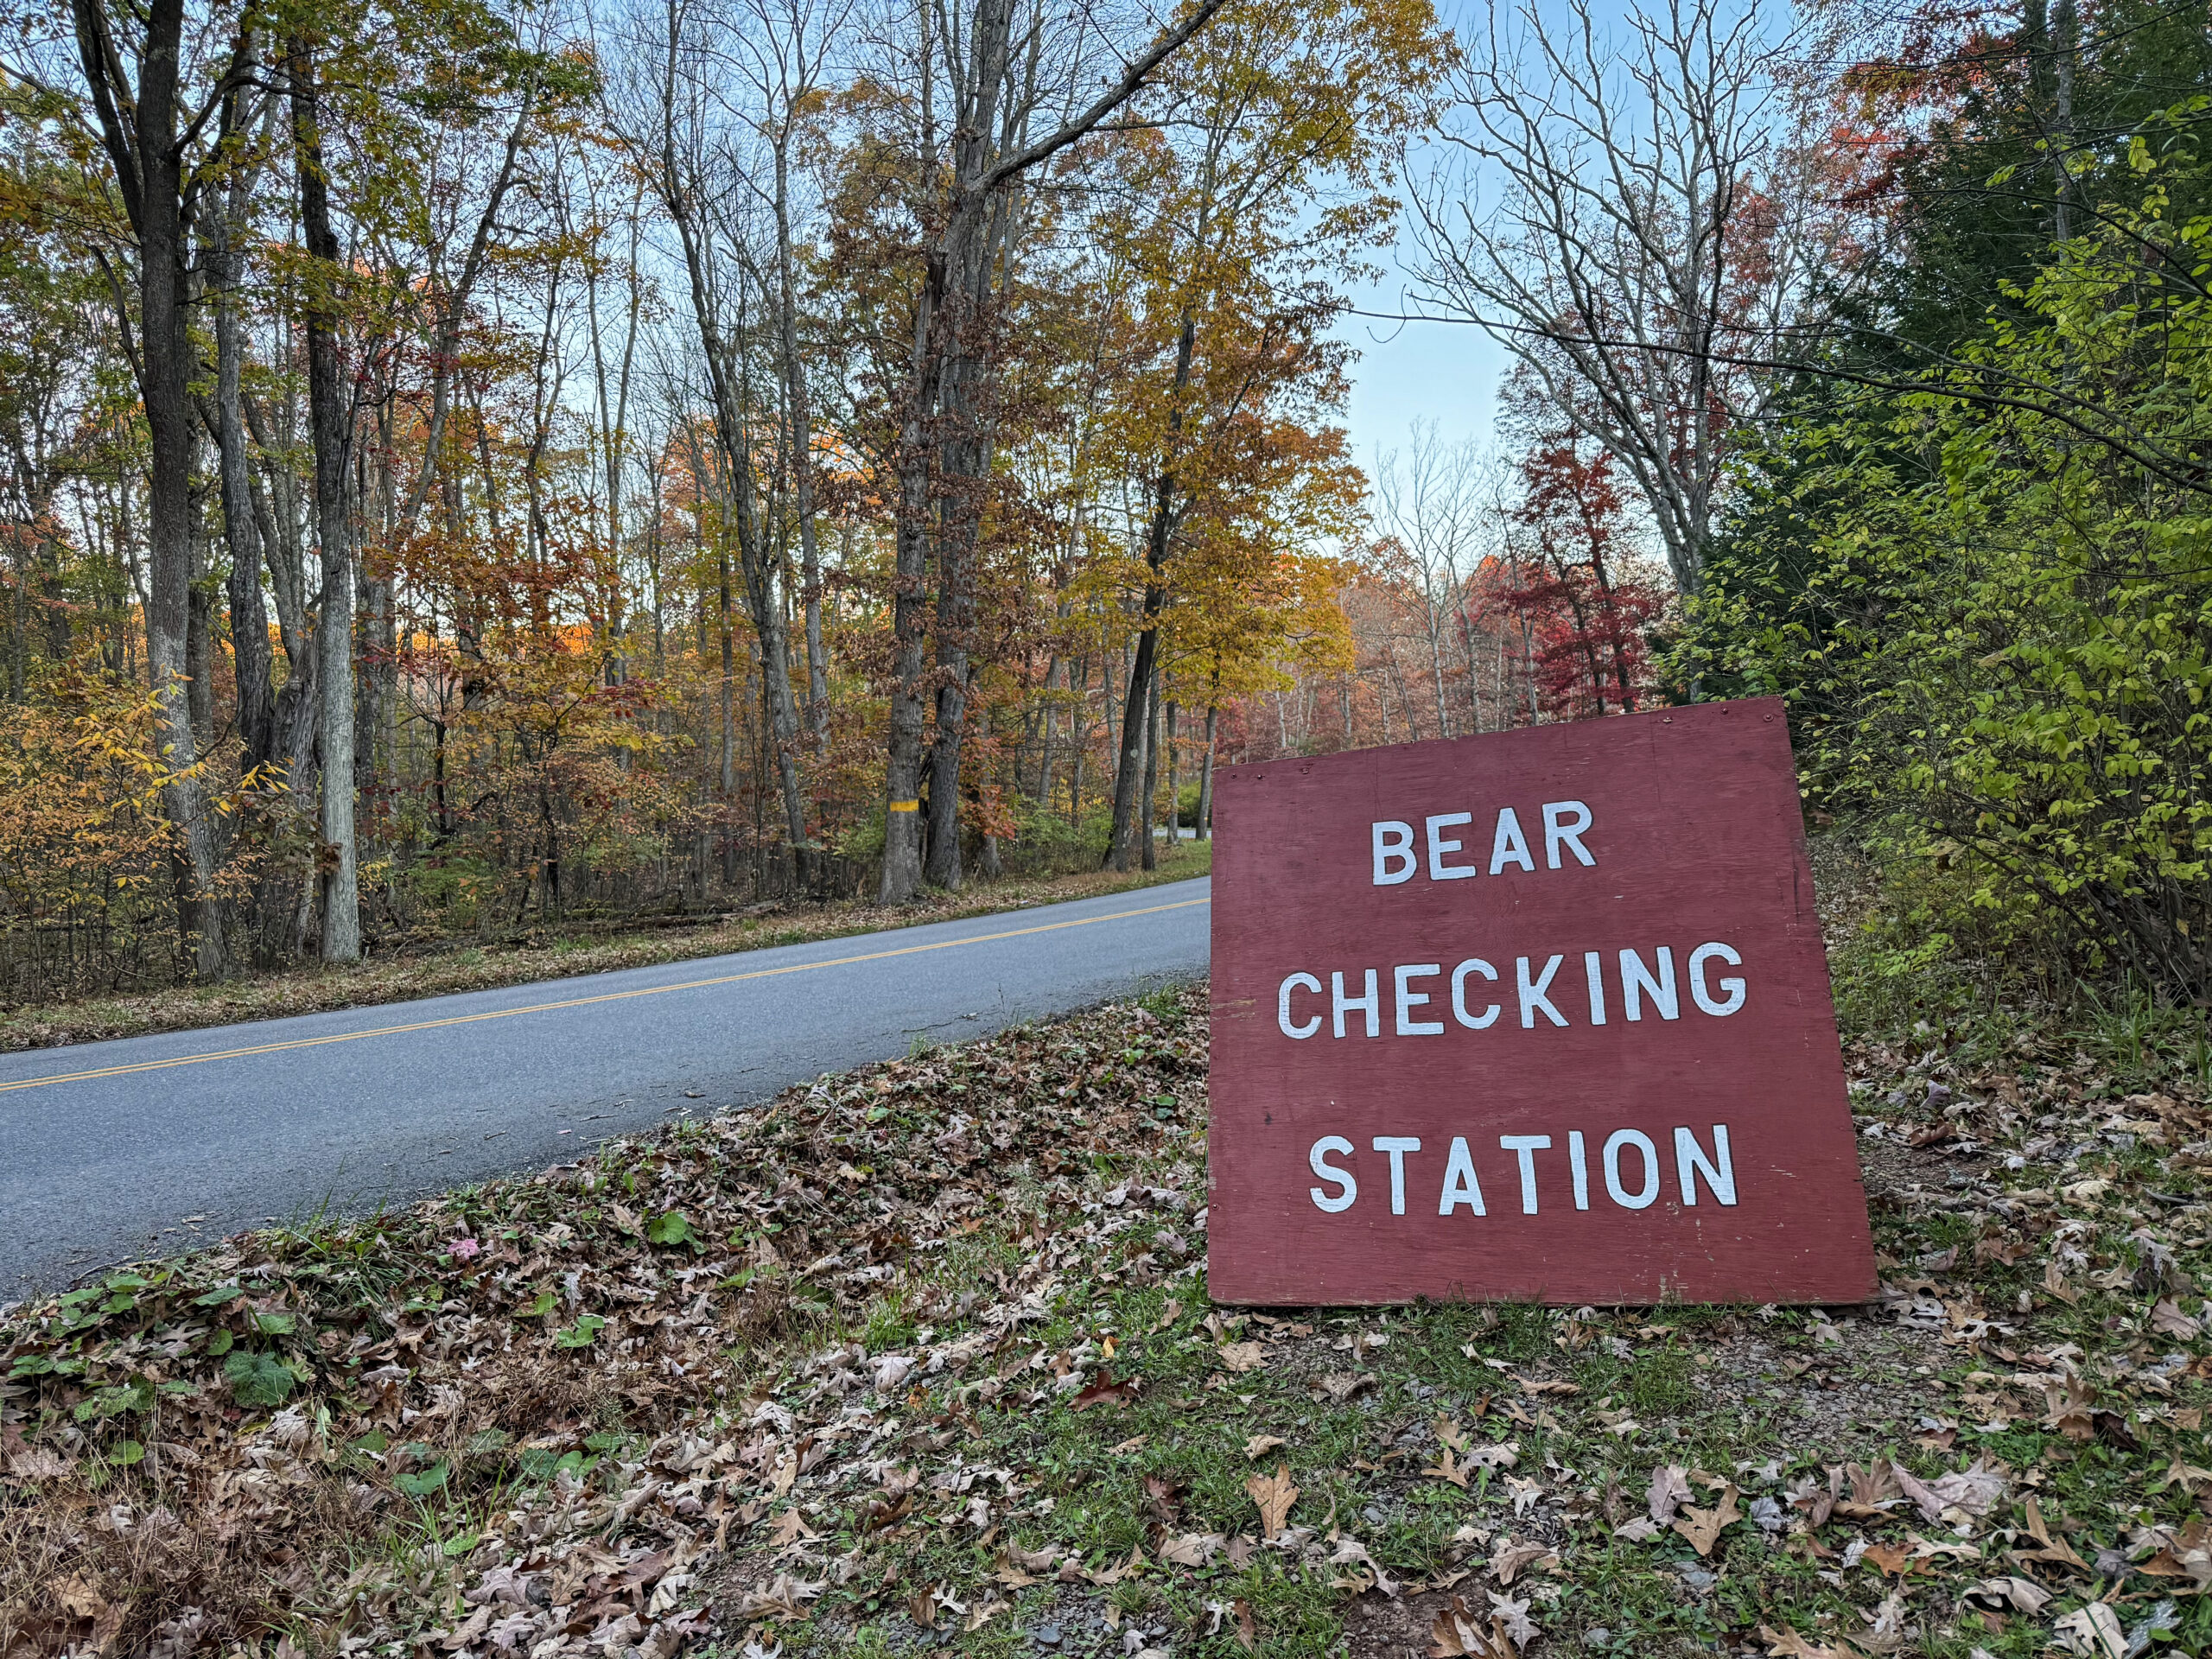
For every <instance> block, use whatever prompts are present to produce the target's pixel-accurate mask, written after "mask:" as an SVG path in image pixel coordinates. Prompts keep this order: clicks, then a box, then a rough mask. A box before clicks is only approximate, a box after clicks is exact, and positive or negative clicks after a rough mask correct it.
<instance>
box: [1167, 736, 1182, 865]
mask: <svg viewBox="0 0 2212 1659" xmlns="http://www.w3.org/2000/svg"><path fill="white" fill-rule="evenodd" d="M1180 759H1181V757H1180V756H1179V755H1178V754H1177V753H1175V699H1174V698H1173V697H1170V698H1168V700H1167V850H1168V851H1169V852H1171V853H1172V852H1173V851H1174V850H1175V843H1176V842H1178V841H1179V840H1181V839H1182V833H1183V811H1182V800H1181V797H1180V796H1179V794H1178V793H1177V791H1178V790H1179V788H1180V787H1181V785H1182V779H1181V775H1180V773H1179V769H1178V767H1177V765H1176V762H1177V761H1178V760H1180Z"/></svg>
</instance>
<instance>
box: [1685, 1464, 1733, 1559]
mask: <svg viewBox="0 0 2212 1659" xmlns="http://www.w3.org/2000/svg"><path fill="white" fill-rule="evenodd" d="M1715 1485H1716V1488H1717V1490H1718V1491H1719V1493H1720V1501H1719V1503H1715V1504H1714V1505H1713V1507H1712V1508H1711V1509H1707V1510H1700V1509H1698V1508H1695V1507H1694V1506H1693V1505H1691V1504H1688V1503H1685V1504H1683V1505H1682V1512H1681V1515H1680V1516H1677V1517H1676V1518H1675V1531H1676V1532H1678V1533H1680V1534H1681V1535H1682V1536H1683V1537H1685V1538H1687V1539H1688V1540H1689V1542H1690V1548H1692V1549H1694V1550H1695V1551H1697V1553H1698V1554H1700V1556H1705V1555H1710V1554H1713V1544H1714V1543H1715V1542H1716V1541H1718V1540H1719V1536H1720V1535H1721V1533H1722V1532H1724V1531H1725V1530H1726V1529H1728V1528H1729V1527H1731V1526H1732V1525H1734V1524H1735V1523H1736V1522H1738V1521H1740V1520H1742V1519H1743V1518H1744V1512H1743V1511H1742V1510H1739V1509H1738V1508H1737V1507H1736V1500H1737V1498H1738V1497H1741V1496H1742V1494H1741V1493H1739V1492H1738V1491H1737V1490H1736V1483H1735V1482H1734V1481H1732V1480H1724V1481H1719V1482H1717V1483H1715Z"/></svg>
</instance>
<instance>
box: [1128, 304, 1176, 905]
mask: <svg viewBox="0 0 2212 1659" xmlns="http://www.w3.org/2000/svg"><path fill="white" fill-rule="evenodd" d="M1197 341H1198V323H1197V320H1196V319H1195V318H1194V317H1193V316H1192V314H1191V313H1189V312H1187V311H1185V313H1184V314H1183V325H1182V327H1181V329H1180V331H1179V333H1178V334H1176V337H1175V378H1174V381H1173V386H1172V388H1171V391H1170V396H1171V397H1173V404H1172V405H1171V407H1170V408H1169V410H1168V414H1167V450H1166V454H1164V455H1163V456H1162V457H1161V460H1160V480H1159V483H1158V485H1157V486H1156V489H1155V492H1154V500H1153V508H1152V523H1151V525H1150V527H1149V533H1148V534H1147V537H1146V538H1145V585H1144V612H1143V615H1144V630H1143V632H1141V634H1140V635H1139V636H1138V638H1137V658H1136V663H1135V667H1134V668H1133V669H1132V671H1131V672H1130V675H1129V694H1128V707H1127V710H1126V712H1125V713H1124V715H1123V716H1122V760H1121V766H1120V768H1119V769H1118V771H1117V772H1116V774H1115V779H1114V830H1113V837H1112V839H1111V841H1110V842H1109V843H1108V860H1109V862H1110V863H1111V864H1112V865H1113V867H1114V868H1116V869H1117V870H1126V869H1128V868H1129V853H1130V850H1131V849H1130V847H1129V841H1130V838H1131V825H1132V823H1133V821H1134V814H1135V807H1136V791H1137V781H1138V780H1137V750H1138V747H1139V745H1140V743H1141V722H1142V718H1143V715H1144V709H1145V699H1146V698H1147V696H1150V695H1151V683H1152V675H1153V663H1154V658H1156V656H1157V655H1158V652H1159V646H1160V607H1162V606H1163V605H1165V604H1166V602H1167V588H1166V580H1165V577H1166V569H1167V550H1168V546H1169V543H1170V540H1171V538H1172V537H1173V535H1174V531H1175V524H1176V520H1177V518H1178V517H1179V512H1180V508H1179V504H1178V502H1177V500H1176V493H1177V490H1176V463H1177V460H1178V455H1177V449H1178V445H1179V441H1180V440H1181V437H1182V435H1183V395H1184V393H1185V391H1187V390H1188V389H1189V387H1190V384H1191V358H1192V352H1193V350H1194V348H1195V346H1196V345H1197ZM1149 816H1150V813H1149V808H1147V817H1149ZM1150 846H1151V832H1150V831H1149V829H1147V832H1146V849H1147V851H1149V850H1150Z"/></svg>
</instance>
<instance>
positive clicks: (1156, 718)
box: [1144, 671, 1160, 870]
mask: <svg viewBox="0 0 2212 1659" xmlns="http://www.w3.org/2000/svg"><path fill="white" fill-rule="evenodd" d="M1151 678H1152V692H1151V695H1150V696H1147V698H1146V699H1145V715H1144V867H1145V868H1147V870H1149V869H1153V868H1156V867H1157V865H1158V864H1159V861H1160V855H1159V851H1158V849H1157V847H1156V846H1155V845H1154V839H1155V838H1154V836H1153V833H1152V831H1153V822H1152V820H1153V817H1154V814H1156V813H1157V812H1158V811H1159V810H1160V675H1159V674H1158V672H1157V671H1155V672H1154V674H1153V675H1152V677H1151Z"/></svg>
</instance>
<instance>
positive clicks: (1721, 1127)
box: [1675, 1123, 1736, 1205]
mask: <svg viewBox="0 0 2212 1659" xmlns="http://www.w3.org/2000/svg"><path fill="white" fill-rule="evenodd" d="M1715 1160H1719V1161H1718V1162H1717V1163H1716V1162H1715ZM1675 1175H1676V1177H1677V1178H1679V1179H1680V1180H1681V1184H1682V1202H1683V1203H1684V1204H1695V1203H1696V1202H1697V1178H1698V1177H1699V1176H1700V1175H1702V1176H1704V1177H1705V1184H1706V1185H1707V1186H1709V1187H1711V1188H1712V1189H1713V1197H1714V1198H1718V1199H1719V1200H1720V1202H1721V1203H1723V1204H1724V1205H1732V1204H1734V1203H1735V1202H1736V1166H1735V1165H1734V1164H1732V1163H1731V1162H1730V1161H1729V1159H1728V1126H1727V1125H1726V1123H1716V1124H1714V1125H1713V1157H1711V1158H1708V1157H1707V1156H1706V1155H1705V1148H1704V1147H1700V1145H1698V1143H1697V1136H1695V1135H1692V1134H1691V1133H1690V1132H1689V1131H1688V1129H1676V1130H1675Z"/></svg>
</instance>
